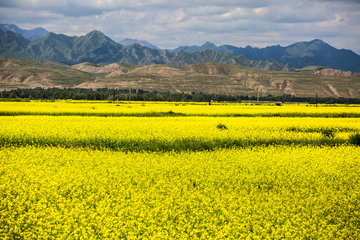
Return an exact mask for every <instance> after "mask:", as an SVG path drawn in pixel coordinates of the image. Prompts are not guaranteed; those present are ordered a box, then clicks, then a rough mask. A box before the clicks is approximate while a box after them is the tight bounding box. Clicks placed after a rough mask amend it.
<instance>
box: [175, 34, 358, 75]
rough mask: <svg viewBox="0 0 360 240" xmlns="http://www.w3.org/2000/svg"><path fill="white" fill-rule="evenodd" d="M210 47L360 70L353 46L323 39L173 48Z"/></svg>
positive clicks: (297, 63)
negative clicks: (262, 45) (285, 43)
mask: <svg viewBox="0 0 360 240" xmlns="http://www.w3.org/2000/svg"><path fill="white" fill-rule="evenodd" d="M207 49H214V50H216V51H218V52H221V53H230V54H232V55H236V56H237V55H243V56H245V57H247V58H249V59H251V60H254V61H266V60H271V61H276V62H279V63H283V64H286V63H288V64H290V65H291V66H292V67H294V68H297V69H300V68H304V67H307V66H311V65H320V66H326V67H329V68H333V69H340V70H343V71H353V72H360V56H359V55H357V54H356V53H354V52H353V51H351V50H345V49H340V50H339V49H336V48H334V47H332V46H330V45H329V44H327V43H325V42H324V41H322V40H320V39H314V40H312V41H310V42H297V43H294V44H291V45H289V46H287V47H281V46H280V45H276V46H269V47H265V48H254V47H250V46H247V47H245V48H241V47H235V46H231V45H221V46H216V45H215V44H213V43H210V42H206V43H205V44H203V45H202V46H195V45H194V46H181V47H178V48H176V49H174V50H170V52H172V53H175V52H179V51H185V52H189V53H193V52H201V51H204V50H207Z"/></svg>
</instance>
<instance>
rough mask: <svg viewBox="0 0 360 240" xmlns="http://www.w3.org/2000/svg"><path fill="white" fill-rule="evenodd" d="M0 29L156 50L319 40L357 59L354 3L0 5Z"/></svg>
mask: <svg viewBox="0 0 360 240" xmlns="http://www.w3.org/2000/svg"><path fill="white" fill-rule="evenodd" d="M0 23H3V24H5V23H13V24H16V25H18V26H19V27H20V28H24V29H33V28H36V27H43V28H45V29H46V30H48V31H51V32H54V33H63V34H66V35H69V36H82V35H85V34H87V33H88V32H91V31H92V30H95V29H96V30H99V31H101V32H103V33H104V34H106V35H107V36H108V37H110V38H111V39H113V40H114V41H117V42H118V41H121V40H123V39H124V38H135V39H139V40H146V41H148V42H150V43H152V44H154V45H156V46H158V47H160V48H163V49H165V48H166V49H173V48H176V47H178V46H185V45H189V46H191V45H202V44H203V43H205V42H206V41H210V42H212V43H215V44H216V45H222V44H229V45H234V46H238V47H245V46H247V45H251V46H256V47H266V46H270V45H277V44H280V45H281V46H288V45H290V44H292V43H294V42H297V41H310V40H313V39H315V38H318V39H322V40H324V41H325V42H327V43H329V44H330V45H332V46H334V47H336V48H339V49H341V48H344V49H351V50H353V51H354V52H356V53H357V54H360V0H341V1H335V0H303V1H297V0H271V1H270V0H221V1H219V0H216V1H215V0H181V1H170V0H1V1H0Z"/></svg>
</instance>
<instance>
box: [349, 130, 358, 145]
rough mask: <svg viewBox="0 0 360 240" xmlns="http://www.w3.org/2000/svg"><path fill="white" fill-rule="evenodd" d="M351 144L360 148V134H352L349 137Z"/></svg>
mask: <svg viewBox="0 0 360 240" xmlns="http://www.w3.org/2000/svg"><path fill="white" fill-rule="evenodd" d="M349 142H350V144H354V145H357V146H360V133H354V134H351V135H350V137H349Z"/></svg>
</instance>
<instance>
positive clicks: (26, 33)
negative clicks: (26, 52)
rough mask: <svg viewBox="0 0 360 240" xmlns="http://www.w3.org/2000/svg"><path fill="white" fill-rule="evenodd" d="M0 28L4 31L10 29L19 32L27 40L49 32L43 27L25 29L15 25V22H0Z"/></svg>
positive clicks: (35, 38) (40, 36)
mask: <svg viewBox="0 0 360 240" xmlns="http://www.w3.org/2000/svg"><path fill="white" fill-rule="evenodd" d="M0 28H1V29H2V30H3V31H4V32H6V31H12V32H14V33H19V34H21V35H22V36H23V37H24V38H26V39H27V40H29V41H34V40H37V39H40V38H43V37H45V36H46V34H48V33H49V32H48V31H47V30H46V29H44V28H41V27H39V28H35V29H31V30H26V29H21V28H19V27H18V26H16V25H15V24H1V23H0Z"/></svg>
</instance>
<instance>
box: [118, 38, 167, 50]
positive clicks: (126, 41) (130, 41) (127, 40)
mask: <svg viewBox="0 0 360 240" xmlns="http://www.w3.org/2000/svg"><path fill="white" fill-rule="evenodd" d="M135 43H138V44H140V45H141V46H143V47H147V48H151V49H155V50H161V49H160V48H158V47H157V46H155V45H152V44H151V43H149V42H147V41H144V40H137V39H131V38H125V39H124V40H122V41H120V42H119V44H121V45H124V46H128V45H132V44H135Z"/></svg>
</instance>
